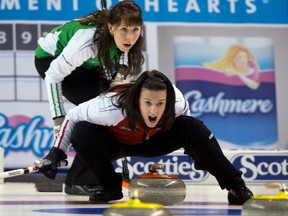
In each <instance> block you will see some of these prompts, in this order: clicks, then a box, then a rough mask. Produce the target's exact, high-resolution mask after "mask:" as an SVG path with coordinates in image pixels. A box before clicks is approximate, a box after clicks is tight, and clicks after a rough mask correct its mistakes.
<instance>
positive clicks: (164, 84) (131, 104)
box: [109, 70, 175, 130]
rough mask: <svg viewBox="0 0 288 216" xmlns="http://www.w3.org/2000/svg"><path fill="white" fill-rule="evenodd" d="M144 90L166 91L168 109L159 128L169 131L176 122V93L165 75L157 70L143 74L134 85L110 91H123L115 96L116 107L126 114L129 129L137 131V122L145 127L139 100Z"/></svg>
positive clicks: (116, 87)
mask: <svg viewBox="0 0 288 216" xmlns="http://www.w3.org/2000/svg"><path fill="white" fill-rule="evenodd" d="M142 88H146V89H148V90H153V91H160V90H166V92H167V98H166V107H165V111H164V113H163V116H162V117H161V119H160V121H159V124H158V126H159V127H161V129H162V130H168V129H169V128H170V127H171V126H172V124H173V122H174V120H175V92H174V87H173V85H172V83H171V82H170V80H169V79H168V78H167V77H166V76H165V75H164V74H163V73H161V72H159V71H157V70H152V71H145V72H143V73H141V75H140V76H139V77H138V79H137V80H136V81H135V83H134V84H130V85H127V84H126V85H120V86H115V87H113V88H112V89H110V90H109V91H111V90H113V91H117V89H121V90H122V91H120V93H118V94H116V95H115V96H117V101H116V103H115V104H114V105H115V106H116V107H118V108H121V109H122V112H123V113H126V115H127V118H128V123H129V127H130V128H131V129H135V124H136V122H138V123H140V124H141V125H143V126H145V123H144V120H143V117H142V115H141V112H140V109H139V98H140V93H141V90H142Z"/></svg>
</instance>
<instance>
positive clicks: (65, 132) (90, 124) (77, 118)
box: [41, 70, 253, 204]
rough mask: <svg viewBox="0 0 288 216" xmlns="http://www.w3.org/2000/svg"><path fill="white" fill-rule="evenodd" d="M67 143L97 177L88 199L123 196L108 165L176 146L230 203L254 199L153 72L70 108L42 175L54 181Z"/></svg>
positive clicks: (186, 108) (166, 81)
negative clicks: (209, 177)
mask: <svg viewBox="0 0 288 216" xmlns="http://www.w3.org/2000/svg"><path fill="white" fill-rule="evenodd" d="M70 142H71V143H73V146H74V148H75V150H76V152H77V154H78V155H79V156H80V157H81V158H82V159H83V161H85V162H86V164H87V166H89V167H90V168H91V170H93V172H94V173H95V175H96V176H98V177H99V187H98V189H97V190H96V191H95V193H94V194H93V195H91V196H90V198H89V200H90V201H98V202H109V201H111V200H117V199H121V198H122V197H123V194H122V177H121V174H119V173H116V172H115V170H114V167H113V164H112V161H115V160H117V159H119V158H122V157H125V156H139V157H158V156H163V155H166V154H169V153H171V152H173V151H175V150H177V149H180V148H184V150H185V152H184V153H185V154H187V155H189V156H190V157H193V159H194V160H195V161H197V164H198V166H201V167H202V169H205V170H208V172H209V173H210V174H212V175H213V176H215V178H216V179H217V181H218V183H219V185H220V187H221V189H226V190H228V201H229V203H230V204H243V203H244V202H245V201H246V200H248V199H249V198H251V196H252V195H253V194H252V192H251V191H250V190H249V189H248V188H247V187H246V185H245V182H244V181H243V179H242V178H241V175H242V173H241V171H239V170H237V169H236V168H234V167H233V165H232V164H231V163H230V161H229V160H228V159H227V158H226V157H225V156H224V154H223V152H222V150H221V148H220V146H219V144H218V142H217V140H216V138H215V136H214V135H213V134H212V133H211V131H210V130H209V129H207V127H206V126H205V125H204V124H203V123H202V122H201V121H199V120H197V119H195V118H193V117H192V116H191V115H190V111H189V104H188V102H187V101H186V100H185V99H184V96H183V95H182V93H181V92H180V91H179V90H178V89H177V88H176V87H175V86H173V85H172V84H171V82H170V81H169V79H168V78H167V77H166V76H165V75H164V74H162V73H161V72H159V71H156V70H153V71H145V72H143V73H142V74H141V75H140V76H139V78H138V79H137V80H136V81H135V83H133V84H132V83H131V84H124V85H120V86H115V87H113V88H110V89H109V90H108V91H107V92H105V93H103V94H101V95H100V96H98V97H96V98H94V99H91V100H90V101H88V102H85V103H82V104H80V105H78V106H77V107H75V108H73V109H71V110H70V111H69V112H68V114H67V115H66V117H65V120H64V122H63V123H62V125H61V127H60V131H59V136H58V137H57V139H56V140H55V142H54V145H53V147H52V149H51V150H50V152H49V153H48V155H47V156H46V157H45V159H47V160H50V161H51V166H48V167H45V169H44V168H43V169H41V171H42V172H43V174H44V175H46V176H47V177H50V178H55V175H56V173H57V168H56V164H57V163H58V162H59V161H61V160H64V159H66V154H65V151H66V148H67V146H68V145H69V143H70Z"/></svg>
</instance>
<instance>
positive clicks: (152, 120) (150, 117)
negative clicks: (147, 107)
mask: <svg viewBox="0 0 288 216" xmlns="http://www.w3.org/2000/svg"><path fill="white" fill-rule="evenodd" d="M148 119H149V122H151V123H155V122H156V120H157V116H155V117H152V116H148Z"/></svg>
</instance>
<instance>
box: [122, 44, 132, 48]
mask: <svg viewBox="0 0 288 216" xmlns="http://www.w3.org/2000/svg"><path fill="white" fill-rule="evenodd" d="M123 45H124V46H125V47H126V48H130V47H131V44H123Z"/></svg>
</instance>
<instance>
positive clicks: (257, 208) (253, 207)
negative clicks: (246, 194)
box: [241, 183, 288, 216]
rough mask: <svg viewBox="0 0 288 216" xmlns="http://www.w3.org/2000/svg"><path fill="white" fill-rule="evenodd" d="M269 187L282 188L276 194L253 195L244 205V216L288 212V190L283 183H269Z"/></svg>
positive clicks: (272, 214) (270, 215) (284, 213)
mask: <svg viewBox="0 0 288 216" xmlns="http://www.w3.org/2000/svg"><path fill="white" fill-rule="evenodd" d="M266 187H268V188H276V187H277V188H280V190H279V193H278V194H276V195H260V196H252V198H251V199H249V200H247V201H246V202H245V203H244V204H243V207H242V214H241V215H242V216H248V215H249V216H251V215H253V216H263V215H269V216H280V215H281V216H282V215H287V214H288V213H287V212H288V190H287V188H286V185H285V184H283V183H267V184H266Z"/></svg>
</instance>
